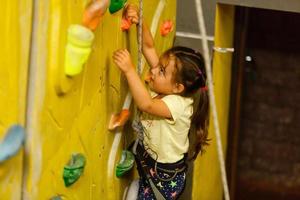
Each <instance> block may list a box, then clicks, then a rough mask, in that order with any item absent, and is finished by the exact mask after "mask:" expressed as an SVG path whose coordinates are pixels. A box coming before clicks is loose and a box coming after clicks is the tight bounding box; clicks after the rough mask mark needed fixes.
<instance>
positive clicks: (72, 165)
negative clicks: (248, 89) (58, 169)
mask: <svg viewBox="0 0 300 200" xmlns="http://www.w3.org/2000/svg"><path fill="white" fill-rule="evenodd" d="M84 166H85V157H84V155H82V154H80V153H78V154H73V155H72V158H71V160H70V161H69V163H68V164H67V165H65V167H64V172H63V179H64V182H65V186H66V187H69V186H70V185H72V184H73V183H75V182H76V181H77V180H78V179H79V177H80V176H81V175H82V173H83V169H84Z"/></svg>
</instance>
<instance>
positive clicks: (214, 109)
mask: <svg viewBox="0 0 300 200" xmlns="http://www.w3.org/2000/svg"><path fill="white" fill-rule="evenodd" d="M195 3H196V10H197V18H198V23H199V29H200V32H201V35H202V37H203V38H205V36H206V28H205V24H204V19H203V18H204V17H203V12H202V6H201V0H195ZM202 47H203V51H204V59H205V63H206V65H205V68H206V74H207V81H208V88H209V90H208V93H209V101H210V106H211V110H212V115H213V121H214V128H215V135H216V140H217V151H218V158H219V164H220V170H221V177H222V183H223V189H224V197H225V200H229V199H230V197H229V192H228V184H227V177H226V170H225V162H224V155H223V150H222V149H223V148H222V142H221V136H220V135H221V134H220V128H219V121H218V114H217V107H216V101H215V95H214V86H213V81H212V72H211V63H210V59H209V51H208V40H205V41H202Z"/></svg>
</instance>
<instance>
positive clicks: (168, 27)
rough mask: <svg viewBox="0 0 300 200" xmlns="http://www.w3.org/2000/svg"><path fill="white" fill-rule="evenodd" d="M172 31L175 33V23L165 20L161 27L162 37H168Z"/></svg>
mask: <svg viewBox="0 0 300 200" xmlns="http://www.w3.org/2000/svg"><path fill="white" fill-rule="evenodd" d="M172 31H173V22H172V21H171V20H165V21H164V22H163V23H162V25H161V26H160V34H161V35H162V36H166V35H168V34H169V33H170V32H172Z"/></svg>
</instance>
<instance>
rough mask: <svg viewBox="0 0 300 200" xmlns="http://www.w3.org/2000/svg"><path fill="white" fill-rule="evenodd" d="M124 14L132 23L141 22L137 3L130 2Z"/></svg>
mask: <svg viewBox="0 0 300 200" xmlns="http://www.w3.org/2000/svg"><path fill="white" fill-rule="evenodd" d="M123 16H124V17H125V18H126V19H129V20H130V21H131V23H132V24H138V23H139V8H138V7H137V5H135V4H128V5H127V6H126V7H125V10H124V14H123Z"/></svg>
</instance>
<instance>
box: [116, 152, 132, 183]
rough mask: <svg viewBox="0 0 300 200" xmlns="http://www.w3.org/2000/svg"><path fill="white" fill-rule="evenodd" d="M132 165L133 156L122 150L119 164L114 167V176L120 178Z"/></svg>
mask: <svg viewBox="0 0 300 200" xmlns="http://www.w3.org/2000/svg"><path fill="white" fill-rule="evenodd" d="M133 164H134V156H133V154H132V153H131V151H128V150H123V151H122V157H121V160H120V162H119V164H118V165H117V167H116V176H117V177H121V176H123V175H124V174H125V173H126V172H128V171H129V170H130V169H131V168H132V167H133Z"/></svg>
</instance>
